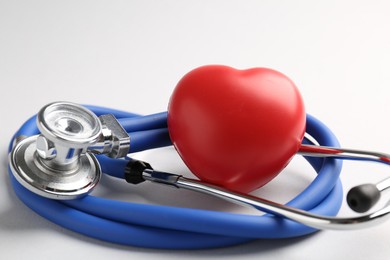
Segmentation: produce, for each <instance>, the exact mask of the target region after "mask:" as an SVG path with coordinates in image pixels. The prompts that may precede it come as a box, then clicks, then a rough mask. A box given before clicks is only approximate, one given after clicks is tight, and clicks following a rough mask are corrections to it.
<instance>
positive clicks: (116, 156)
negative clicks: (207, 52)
mask: <svg viewBox="0 0 390 260" xmlns="http://www.w3.org/2000/svg"><path fill="white" fill-rule="evenodd" d="M253 82H255V83H256V84H259V85H260V90H261V91H262V93H261V94H260V96H261V97H260V99H263V100H261V101H262V102H263V103H265V104H261V106H265V107H266V108H267V109H268V108H270V111H266V112H262V111H255V110H254V109H253V106H257V105H258V104H257V101H258V100H259V97H253V95H250V96H248V95H247V94H248V92H247V91H251V92H252V94H254V93H255V92H254V91H259V88H258V87H257V85H256V84H255V85H253V84H252V83H253ZM230 85H232V86H233V88H241V87H242V88H244V89H245V88H249V90H248V89H246V90H244V93H243V94H242V93H238V92H235V93H234V95H233V96H231V97H233V98H231V99H229V100H227V101H226V96H224V95H230V94H224V93H221V88H223V90H224V91H226V92H229V91H231V89H229V88H230ZM264 85H265V86H264ZM221 86H222V87H221ZM240 91H241V90H240ZM256 93H257V92H256ZM256 93H255V94H254V95H257V94H256ZM275 93H276V94H275ZM281 93H286V95H285V96H283V97H282V99H285V102H286V103H287V102H288V101H289V99H290V101H291V99H293V100H292V101H293V102H292V103H293V105H294V108H293V110H294V112H293V113H290V112H289V110H291V107H289V106H285V110H283V109H284V108H283V109H282V110H281V111H276V110H278V109H279V107H280V106H281V105H280V103H278V100H279V99H280V97H278V96H280V95H281ZM213 95H214V98H213ZM243 96H244V97H245V96H246V97H247V98H248V100H243V101H242V102H240V103H239V104H241V105H239V106H240V107H237V104H238V103H237V102H239V101H240V100H242V99H243ZM215 97H220V99H219V98H215ZM275 97H276V98H279V99H278V100H276V101H275V100H274V99H275ZM251 98H252V99H253V98H254V100H255V101H256V102H254V103H253V104H251V102H253V100H251ZM264 98H265V100H264ZM297 100H298V101H300V96H299V93H298V92H297V90H296V87H295V86H294V85H293V83H292V82H291V81H290V80H289V79H288V78H287V77H286V76H284V75H283V74H280V73H279V72H276V71H273V70H269V69H264V68H259V69H251V70H246V71H238V70H234V69H232V68H229V67H225V66H204V67H201V68H198V69H195V70H193V71H191V72H190V73H188V74H187V75H185V76H184V77H183V79H182V80H181V81H180V82H179V83H178V85H177V87H176V89H175V91H174V93H173V95H172V97H171V101H170V105H169V109H168V113H166V112H164V113H159V114H154V115H149V116H140V115H137V114H132V113H128V112H124V111H119V110H114V109H108V108H103V107H97V106H82V105H78V104H75V103H71V102H54V103H50V104H48V105H46V106H44V107H43V108H42V109H41V110H40V111H39V112H38V114H37V115H36V116H33V117H32V118H30V119H29V120H27V122H26V123H25V124H23V126H22V127H21V128H20V129H19V130H18V131H17V132H16V134H15V135H14V137H13V139H12V141H11V144H10V148H9V149H10V154H9V171H10V176H11V180H12V184H13V187H14V190H15V192H16V194H17V195H18V197H19V198H20V199H21V200H22V201H23V202H24V203H25V204H26V205H28V206H29V207H30V208H32V209H33V210H34V211H36V212H37V213H38V214H40V215H42V216H43V217H45V218H47V219H49V220H51V221H53V222H55V223H57V224H59V225H61V226H63V227H66V228H68V229H71V230H74V231H76V232H79V233H82V234H85V235H88V236H91V237H94V238H98V239H102V240H105V241H110V242H114V243H120V244H127V245H134V246H143V247H155V248H209V247H220V246H228V245H232V244H237V243H242V242H246V241H248V240H252V239H257V238H285V237H296V236H302V235H305V234H309V233H312V232H314V231H316V230H318V229H340V230H347V229H355V228H360V227H367V226H372V225H373V224H376V223H378V222H382V221H384V220H385V219H387V216H389V213H390V206H388V205H387V204H386V206H384V207H383V208H381V209H379V210H376V211H374V212H372V213H366V214H364V215H359V216H358V217H352V218H339V217H334V216H335V215H336V214H337V212H338V210H339V209H340V207H341V203H342V198H343V194H342V193H343V192H342V187H341V183H340V180H339V174H340V171H341V161H340V160H336V159H351V160H365V161H374V162H380V163H385V164H389V162H390V156H388V155H386V154H382V153H376V152H369V151H359V150H351V149H342V148H339V147H338V146H339V145H338V141H337V139H336V137H335V136H334V135H333V134H332V132H331V131H330V130H329V129H328V128H327V127H326V126H325V125H324V124H323V123H321V122H320V121H319V120H317V119H316V118H314V117H312V116H310V115H306V114H304V113H303V112H304V110H303V106H302V107H300V106H301V103H300V102H297ZM275 103H276V104H275ZM229 104H233V105H235V106H236V108H237V109H236V112H235V113H236V114H234V112H232V111H230V110H229V109H228V108H227V105H229ZM252 105H253V106H252ZM224 106H226V107H224ZM282 106H283V105H282ZM248 107H249V108H248ZM245 109H249V110H248V111H249V112H245V111H246V110H245ZM275 111H276V112H275ZM272 112H274V113H275V114H278V113H279V115H281V116H282V117H283V118H282V120H280V122H278V118H274V117H273V115H269V114H270V113H272ZM186 113H187V114H186ZM213 113H214V115H213ZM223 113H226V114H227V115H228V116H227V117H225V118H223V117H224V114H223ZM247 113H253V114H256V115H257V114H259V113H260V114H262V113H263V115H261V116H259V117H258V118H257V119H258V120H259V121H261V120H262V121H261V122H256V123H252V124H248V125H242V123H240V125H239V126H236V125H234V124H232V125H230V126H229V127H228V125H224V124H230V123H231V122H233V123H234V120H236V121H237V122H238V121H240V120H245V119H246V118H247ZM264 114H265V115H264ZM297 115H298V117H297ZM302 115H303V116H302ZM299 116H300V117H301V118H299ZM208 117H211V119H213V120H211V121H210V118H208ZM289 117H291V122H294V121H299V122H300V121H302V117H303V121H304V129H303V132H302V131H301V129H299V128H296V129H295V128H294V127H291V129H283V131H282V132H289V133H290V136H287V137H286V140H287V141H286V140H284V139H283V138H284V136H283V137H281V138H280V139H282V141H283V144H284V143H289V144H287V146H286V147H287V148H285V150H286V151H282V152H280V157H282V158H285V161H283V162H279V161H275V162H274V161H272V158H271V157H269V158H266V159H267V160H263V161H262V160H261V159H259V160H258V161H257V160H252V159H251V158H250V157H251V156H252V155H251V154H250V153H249V152H251V149H248V151H249V152H248V151H243V152H242V153H243V154H244V156H242V158H240V155H237V154H239V153H240V151H237V150H234V151H226V148H224V149H219V147H220V145H222V146H226V147H229V148H230V147H231V148H232V149H236V148H237V147H243V148H242V150H245V149H246V147H247V146H250V145H251V144H248V143H245V142H246V141H247V140H246V139H248V137H246V139H245V138H242V140H241V141H243V142H244V144H242V143H240V142H239V141H240V140H238V141H236V140H230V139H229V140H226V142H229V143H228V144H226V143H225V142H221V141H225V139H223V138H225V137H223V135H224V134H226V135H227V136H229V137H230V134H231V133H232V132H234V131H236V132H238V133H248V135H256V136H257V135H262V134H264V133H259V132H258V131H257V130H258V129H256V127H257V125H256V124H257V123H258V124H259V125H260V127H263V126H264V128H267V127H268V128H269V129H271V130H270V131H272V125H271V124H273V122H274V121H275V122H276V124H279V125H283V124H285V123H289V120H290V119H289ZM293 117H295V118H293ZM204 118H205V119H204ZM252 119H253V118H252ZM203 120H204V121H203ZM267 120H268V121H267ZM265 123H267V125H266V126H265ZM221 125H222V128H221V129H225V130H224V133H218V132H217V131H215V130H216V129H217V130H218V129H219V128H220V127H221ZM213 127H214V129H213ZM235 127H236V128H237V129H235ZM292 128H294V129H292ZM253 129H255V130H256V131H253ZM195 130H196V131H195ZM305 130H306V133H304V132H305ZM225 131H226V133H225ZM240 131H241V132H240ZM274 132H276V133H275V136H276V134H280V131H278V130H275V131H274ZM234 133H235V132H234ZM272 134H273V133H270V135H272ZM195 136H196V137H198V138H196V139H197V140H193V139H194V137H195ZM221 136H222V137H221ZM200 137H201V139H202V140H199V138H200ZM251 137H252V138H253V136H251ZM210 138H213V139H210ZM234 138H235V137H234V136H232V137H231V139H234ZM203 139H204V140H203ZM278 139H279V138H275V139H273V137H272V136H271V137H265V138H259V139H258V140H257V139H256V140H254V141H253V142H254V143H255V144H256V145H258V143H262V142H263V143H264V144H265V145H264V147H259V150H261V149H263V150H266V151H265V152H263V153H262V155H263V156H265V157H267V156H272V154H271V155H269V153H268V152H267V151H272V149H274V147H270V146H267V145H269V143H270V142H271V143H272V142H279V141H280V140H278ZM248 140H249V139H248ZM214 142H215V144H214ZM172 143H173V144H174V146H175V148H176V150H177V151H178V153H179V154H180V156H181V157H182V158H183V161H184V162H185V163H186V164H187V166H188V167H189V168H190V170H192V171H193V172H194V174H195V175H197V176H198V177H199V178H200V180H195V179H190V178H186V177H184V176H182V175H177V174H172V173H168V172H163V171H158V170H154V169H153V168H152V167H151V165H150V164H149V163H147V162H144V161H140V160H136V159H133V158H131V157H129V154H130V155H131V153H134V152H139V151H144V150H147V149H153V148H158V147H164V146H169V145H172ZM205 145H206V146H205ZM206 147H207V148H209V150H210V151H207V152H205V153H203V152H202V150H204V149H205V148H206ZM218 149H219V150H218ZM218 152H219V153H218ZM225 152H226V153H227V155H225V154H224V153H225ZM292 153H293V154H295V153H298V154H301V155H303V156H305V158H306V159H307V160H308V162H309V163H310V164H311V165H312V167H313V168H314V169H315V170H316V172H317V173H318V175H317V177H316V178H315V179H314V181H313V182H312V183H311V184H310V185H309V186H308V187H307V188H306V189H305V190H304V191H303V192H302V193H301V194H299V195H298V196H297V197H296V198H294V199H293V200H291V201H290V202H289V203H287V204H286V205H283V204H279V203H276V202H273V201H269V200H265V199H261V198H258V197H254V196H251V195H249V194H248V192H249V191H250V190H253V189H255V188H257V187H258V184H256V183H253V182H251V180H250V179H248V178H247V176H243V175H244V174H248V173H246V172H245V167H246V165H249V166H247V167H248V168H250V169H251V173H250V174H253V173H252V172H253V169H254V168H253V167H254V166H253V165H255V166H256V167H260V169H261V168H267V167H268V168H267V169H268V172H271V171H273V170H275V169H276V171H280V170H281V169H282V168H284V167H285V166H286V165H287V164H288V162H289V160H290V159H291V156H292V155H293V154H292ZM204 154H206V156H208V157H207V158H206V157H204V156H205V155H204ZM209 154H215V156H216V157H219V159H220V162H215V161H217V160H213V159H212V158H211V159H210V161H208V160H209V157H210V156H209ZM221 154H222V155H221ZM286 154H287V155H286ZM288 154H290V155H288ZM227 156H231V157H227ZM256 156H258V154H257V155H254V158H255V157H256ZM278 156H279V155H278ZM227 158H229V160H231V161H229V160H228V159H227ZM236 158H238V159H237V160H240V161H239V162H237V161H235V160H236ZM248 158H249V159H248ZM270 158H271V159H270ZM203 161H204V163H201V165H199V163H198V162H203ZM249 162H250V163H249ZM221 163H225V164H226V165H228V166H229V167H227V168H226V169H223V171H225V172H226V175H225V174H224V172H222V173H221V172H220V173H218V174H215V176H211V177H210V176H203V174H204V172H207V171H211V172H212V171H215V169H216V168H215V167H224V166H221ZM264 163H268V164H269V165H264ZM193 164H195V165H196V166H194V165H193ZM236 164H241V165H240V167H239V168H237V169H233V170H231V169H232V168H234V167H235V165H236ZM198 165H199V166H198ZM197 167H198V168H197ZM199 167H200V168H199ZM251 167H252V168H251ZM199 169H200V170H199ZM240 169H243V170H242V172H244V173H242V172H240ZM229 170H231V172H229ZM199 171H201V173H199ZM102 173H105V174H108V175H111V176H113V177H116V178H120V179H125V180H126V181H127V182H128V183H132V184H139V183H143V182H145V181H147V182H152V183H157V184H162V185H169V186H173V187H176V188H183V189H188V190H193V191H197V192H201V193H206V194H210V195H213V196H217V197H219V198H222V199H224V200H228V201H231V202H233V203H237V204H240V205H246V206H250V207H253V208H255V209H258V210H260V211H262V212H265V213H267V214H265V215H263V216H253V215H244V214H233V213H226V212H216V211H207V210H198V209H189V208H176V207H169V206H159V205H146V204H137V203H130V202H120V201H112V200H108V199H104V198H99V197H95V196H92V195H89V193H90V192H91V191H92V190H93V188H94V187H95V186H96V185H97V184H98V182H99V180H100V178H101V175H102ZM208 174H209V173H208ZM229 174H231V175H229ZM254 174H255V175H254V176H255V178H258V179H259V182H261V181H263V182H264V183H261V184H260V185H263V184H265V183H266V182H268V181H269V179H270V177H269V176H270V174H269V173H264V176H265V177H264V178H265V179H266V180H264V178H263V180H261V178H259V177H258V176H257V175H261V174H262V173H257V172H254ZM272 174H273V173H272ZM272 174H271V175H272ZM276 174H277V173H276ZM209 175H210V174H209ZM241 177H242V178H241ZM218 178H219V179H218ZM271 178H272V176H271ZM205 179H206V180H205ZM389 187H390V179H385V180H383V181H381V182H379V183H377V184H363V185H360V186H357V187H354V188H352V189H351V190H350V191H349V192H348V194H347V202H348V205H349V207H350V208H351V209H352V210H354V211H356V212H359V213H365V212H368V211H369V210H370V209H372V207H373V206H374V205H375V204H376V203H377V202H378V201H379V200H380V197H381V193H382V192H383V191H385V190H386V189H387V188H389ZM162 196H163V195H162Z"/></svg>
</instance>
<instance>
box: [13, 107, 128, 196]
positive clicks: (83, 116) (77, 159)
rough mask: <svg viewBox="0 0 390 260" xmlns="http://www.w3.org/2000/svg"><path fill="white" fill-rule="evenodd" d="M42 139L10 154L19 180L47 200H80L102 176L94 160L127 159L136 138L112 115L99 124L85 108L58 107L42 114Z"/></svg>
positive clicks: (24, 143) (32, 140)
mask: <svg viewBox="0 0 390 260" xmlns="http://www.w3.org/2000/svg"><path fill="white" fill-rule="evenodd" d="M37 126H38V129H39V130H40V132H41V134H40V135H38V136H32V137H29V138H26V139H24V140H21V141H20V142H18V143H17V144H16V146H15V147H14V149H13V150H12V152H11V154H10V161H11V163H10V166H11V169H12V172H13V173H14V176H15V177H16V178H17V179H18V181H19V182H20V183H21V184H22V185H23V186H25V187H26V188H27V189H29V190H31V191H33V192H35V193H37V194H40V195H42V196H44V197H48V198H54V199H74V198H78V197H80V196H84V195H85V194H88V193H89V192H90V191H91V190H92V189H93V188H94V187H95V186H96V184H97V183H98V181H99V179H100V176H101V170H100V165H99V163H98V161H97V160H96V158H95V156H94V155H93V154H101V153H104V154H106V155H108V156H110V157H114V158H119V157H124V156H126V155H127V153H128V151H129V148H130V137H129V136H128V134H127V132H126V131H125V130H124V129H123V128H122V126H121V125H120V124H119V122H118V121H117V120H116V119H115V117H114V116H112V115H102V116H100V117H99V118H98V117H97V116H96V115H95V114H94V113H92V112H91V111H90V110H88V109H86V108H84V107H83V106H80V105H77V104H74V103H69V102H55V103H51V104H48V105H46V106H45V107H43V108H42V109H41V110H40V111H39V112H38V114H37Z"/></svg>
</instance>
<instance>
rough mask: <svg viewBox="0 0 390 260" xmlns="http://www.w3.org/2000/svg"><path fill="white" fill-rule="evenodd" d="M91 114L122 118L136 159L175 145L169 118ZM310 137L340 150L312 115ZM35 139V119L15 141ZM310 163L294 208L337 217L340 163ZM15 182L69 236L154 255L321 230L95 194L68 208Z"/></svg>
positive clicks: (118, 172) (119, 166)
mask: <svg viewBox="0 0 390 260" xmlns="http://www.w3.org/2000/svg"><path fill="white" fill-rule="evenodd" d="M88 108H89V109H91V110H92V111H94V112H95V113H96V114H98V115H99V114H105V113H106V114H107V113H110V114H114V115H115V116H116V117H118V118H121V119H120V121H121V123H123V126H124V128H125V129H126V130H127V131H129V132H130V135H131V139H132V141H131V142H132V143H131V146H132V147H131V151H133V152H134V151H142V150H145V149H150V148H157V147H161V146H166V145H169V144H170V140H169V134H168V131H167V129H166V113H160V114H156V115H151V116H146V117H142V116H139V115H137V114H133V113H127V112H123V111H117V110H112V109H107V108H101V107H93V106H88ZM128 118H130V119H128ZM307 132H308V133H309V134H310V135H311V136H312V137H313V138H315V139H316V140H317V142H318V143H320V144H322V145H326V146H338V145H339V144H338V141H337V139H336V137H335V136H334V135H333V134H332V133H331V131H330V130H329V129H328V128H327V127H326V126H325V125H323V124H322V123H321V122H320V121H318V120H317V119H315V118H314V117H312V116H310V115H307ZM37 133H38V130H37V127H36V125H35V119H34V118H31V119H30V120H28V121H27V122H26V123H25V124H24V125H23V126H22V127H21V128H20V129H19V131H18V132H17V133H16V134H15V137H18V136H30V135H35V134H37ZM305 142H308V141H307V140H305ZM11 143H13V140H12V141H11ZM10 148H11V146H10ZM98 160H99V161H100V163H101V167H102V170H103V172H104V173H107V174H109V175H111V176H114V177H117V178H123V177H124V176H123V169H124V167H125V166H126V160H123V159H111V158H108V157H105V156H98ZM307 160H308V161H309V163H310V164H311V165H312V166H313V168H314V169H315V170H316V171H317V172H318V175H317V177H316V178H315V179H314V181H313V182H312V183H311V184H310V185H309V186H308V187H307V188H306V189H305V190H304V191H303V192H302V193H301V194H299V195H298V196H297V197H295V198H294V199H292V200H291V201H290V202H289V203H288V205H289V206H292V207H298V208H301V209H305V210H308V211H310V212H312V213H316V214H323V215H328V216H332V215H335V214H337V212H338V210H339V209H340V206H341V201H342V187H341V183H340V181H339V174H340V171H341V161H339V160H334V159H322V158H307ZM9 172H10V169H9ZM10 176H11V180H12V185H13V187H14V190H15V192H16V194H17V195H18V197H19V198H20V199H21V200H22V201H23V202H24V203H25V204H26V205H27V206H29V207H30V208H31V209H33V210H34V211H35V212H37V213H38V214H40V215H41V216H43V217H45V218H47V219H49V220H50V221H53V222H54V223H57V224H59V225H61V226H63V227H65V228H68V229H70V230H73V231H76V232H79V233H81V234H84V235H87V236H90V237H94V238H97V239H101V240H105V241H109V242H113V243H119V244H125V245H132V246H140V247H152V248H169V249H197V248H213V247H223V246H229V245H234V244H240V243H244V242H247V241H250V240H253V239H257V238H287V237H295V236H302V235H305V234H309V233H312V232H314V231H316V230H315V229H313V228H310V227H307V226H304V225H302V224H299V223H296V222H293V221H290V220H286V219H282V218H279V217H274V216H272V215H264V216H253V215H244V214H233V213H224V212H216V211H208V210H198V209H189V208H177V207H170V206H155V205H146V204H138V203H131V202H120V201H113V200H108V199H104V198H99V197H94V196H91V195H88V196H86V197H84V198H81V199H77V200H69V201H56V200H50V199H47V198H44V197H41V196H38V195H36V194H34V193H32V192H30V191H29V190H27V189H25V188H24V187H23V186H21V185H20V184H19V183H18V182H17V181H16V179H15V178H14V177H13V175H12V173H11V172H10Z"/></svg>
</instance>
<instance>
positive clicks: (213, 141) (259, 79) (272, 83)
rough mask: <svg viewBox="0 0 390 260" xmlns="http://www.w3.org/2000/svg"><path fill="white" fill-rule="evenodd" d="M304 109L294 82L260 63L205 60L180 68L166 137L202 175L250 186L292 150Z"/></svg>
mask: <svg viewBox="0 0 390 260" xmlns="http://www.w3.org/2000/svg"><path fill="white" fill-rule="evenodd" d="M305 122H306V115H305V109H304V104H303V101H302V97H301V95H300V93H299V91H298V89H297V88H296V86H295V85H294V83H293V82H292V81H291V80H290V79H289V78H287V77H286V76H285V75H283V74H282V73H280V72H277V71H275V70H271V69H267V68H253V69H248V70H237V69H234V68H231V67H226V66H219V65H211V66H204V67H200V68H197V69H195V70H193V71H191V72H189V73H188V74H186V75H185V76H184V77H183V78H182V79H181V80H180V81H179V83H178V84H177V86H176V88H175V90H174V92H173V94H172V97H171V100H170V104H169V108H168V128H169V133H170V137H171V139H172V142H173V144H174V146H175V148H176V150H177V151H178V153H179V154H180V156H181V158H182V159H183V161H184V162H185V164H186V165H187V166H188V168H189V169H190V170H191V171H192V172H193V173H194V174H195V175H196V176H197V177H198V178H200V179H201V180H203V181H206V182H209V183H213V184H216V185H220V186H223V187H225V188H228V189H230V190H234V191H240V192H250V191H252V190H255V189H257V188H259V187H261V186H263V185H264V184H266V183H267V182H269V181H270V180H271V179H273V178H274V177H275V176H276V175H277V174H278V173H279V172H280V171H281V170H282V169H283V168H284V167H285V166H286V165H287V164H288V163H289V161H290V160H291V158H292V157H293V156H294V154H295V153H296V152H297V151H298V149H299V147H300V144H301V141H302V138H303V135H304V132H305Z"/></svg>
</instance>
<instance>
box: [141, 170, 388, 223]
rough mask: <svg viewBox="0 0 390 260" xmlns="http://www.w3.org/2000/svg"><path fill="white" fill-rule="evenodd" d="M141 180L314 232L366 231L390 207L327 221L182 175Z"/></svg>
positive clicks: (148, 173) (156, 174) (153, 174)
mask: <svg viewBox="0 0 390 260" xmlns="http://www.w3.org/2000/svg"><path fill="white" fill-rule="evenodd" d="M142 176H143V178H144V179H145V180H147V181H151V182H154V183H160V184H164V185H171V186H174V187H176V188H184V189H187V190H193V191H197V192H201V193H205V194H210V195H213V196H216V197H219V198H221V199H224V200H227V201H231V202H233V203H235V204H239V205H244V206H250V207H253V208H255V209H258V210H261V211H263V212H266V213H272V214H274V215H276V216H281V217H285V218H288V219H290V220H293V221H296V222H299V223H302V224H304V225H307V226H310V227H313V228H317V229H334V230H351V229H356V228H366V227H371V226H373V225H375V224H378V223H381V222H384V221H385V220H386V219H387V218H388V217H390V214H389V213H390V206H386V207H384V208H382V209H380V210H378V211H376V212H374V213H371V214H366V215H364V216H359V217H352V218H336V217H327V216H320V215H316V214H312V213H309V212H307V211H304V210H300V209H296V208H292V207H289V206H286V205H283V204H279V203H276V202H272V201H269V200H265V199H261V198H258V197H254V196H251V195H247V194H241V193H237V192H231V191H228V190H225V189H223V188H221V187H217V186H214V185H211V184H207V183H204V182H201V181H197V180H193V179H189V178H185V177H183V176H181V175H176V174H171V173H166V172H160V171H154V170H152V169H145V170H144V171H143V173H142Z"/></svg>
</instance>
